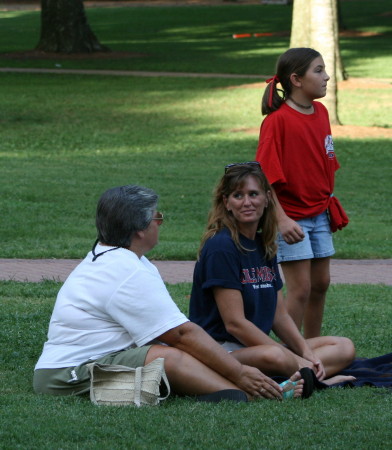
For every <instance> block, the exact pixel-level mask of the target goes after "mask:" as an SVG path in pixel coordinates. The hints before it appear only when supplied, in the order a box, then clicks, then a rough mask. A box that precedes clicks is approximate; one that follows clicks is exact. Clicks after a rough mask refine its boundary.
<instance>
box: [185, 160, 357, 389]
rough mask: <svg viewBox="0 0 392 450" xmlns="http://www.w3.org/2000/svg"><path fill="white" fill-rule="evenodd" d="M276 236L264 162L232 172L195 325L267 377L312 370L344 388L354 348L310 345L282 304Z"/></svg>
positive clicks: (203, 250) (208, 253) (339, 340)
mask: <svg viewBox="0 0 392 450" xmlns="http://www.w3.org/2000/svg"><path fill="white" fill-rule="evenodd" d="M276 234H277V220H276V211H275V205H274V202H273V200H272V196H271V187H270V185H269V183H268V181H267V178H266V176H265V175H264V173H263V172H262V170H261V167H260V165H259V163H257V162H248V163H239V164H230V165H229V166H226V168H225V174H224V175H223V177H222V179H221V181H220V182H219V184H218V186H217V187H216V190H215V194H214V199H213V206H212V209H211V211H210V214H209V218H208V224H207V230H206V232H205V234H204V236H203V239H202V243H201V247H200V254H199V259H198V261H197V263H196V266H195V271H194V275H193V288H192V294H191V300H190V320H191V321H193V322H196V323H197V324H198V325H200V326H201V327H202V328H204V330H206V331H207V333H208V334H210V336H212V337H213V338H214V339H215V340H216V341H218V342H220V343H221V344H222V345H223V347H224V348H226V349H227V350H228V351H229V352H232V355H233V356H234V357H235V358H237V360H238V361H240V362H241V363H242V364H248V365H251V366H254V367H257V368H258V369H260V370H261V371H262V372H264V373H265V374H267V375H271V376H273V375H280V376H286V377H288V376H290V375H291V374H293V373H294V372H296V371H298V369H301V368H303V367H309V368H311V369H313V371H314V373H315V375H316V376H317V378H318V379H319V380H320V381H321V380H323V381H324V383H327V384H334V383H337V382H341V381H342V378H343V377H340V376H338V377H333V378H331V377H332V376H333V375H335V374H336V373H338V372H339V371H340V370H342V369H343V368H345V367H346V366H348V365H349V364H350V363H351V362H352V361H353V359H354V356H355V349H354V345H353V343H352V342H351V340H350V339H348V338H345V337H335V336H323V337H317V338H312V339H308V340H305V339H304V338H303V336H302V335H301V333H300V332H299V331H298V329H297V327H296V325H295V324H294V322H293V320H292V318H291V317H290V316H289V314H288V312H287V310H286V307H285V305H284V301H283V294H282V285H283V283H282V280H281V278H280V275H279V270H278V266H277V262H276V256H275V255H276V243H275V242H276ZM271 330H272V331H274V333H275V334H276V336H277V337H278V338H279V339H280V342H277V341H276V340H274V339H272V338H271V337H270V336H269V333H270V331H271ZM344 379H346V377H344Z"/></svg>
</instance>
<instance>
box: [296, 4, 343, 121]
mask: <svg viewBox="0 0 392 450" xmlns="http://www.w3.org/2000/svg"><path fill="white" fill-rule="evenodd" d="M337 20H338V19H337V0H294V7H293V21H292V29H291V39H290V47H291V48H292V47H311V48H314V49H315V50H317V51H318V52H320V53H321V55H322V56H323V59H324V63H325V66H326V70H327V73H328V74H329V76H330V77H331V79H330V80H329V82H328V89H327V95H326V96H325V97H324V98H323V99H321V101H322V102H323V103H324V105H325V106H326V107H327V109H328V112H329V117H330V121H331V123H332V124H340V121H339V117H338V101H337V79H343V66H342V62H341V58H340V50H339V35H338V22H337Z"/></svg>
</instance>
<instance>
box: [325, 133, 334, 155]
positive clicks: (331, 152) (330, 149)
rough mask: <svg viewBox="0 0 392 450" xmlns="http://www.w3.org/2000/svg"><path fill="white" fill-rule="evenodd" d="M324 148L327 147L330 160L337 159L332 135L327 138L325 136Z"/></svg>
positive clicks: (326, 150)
mask: <svg viewBox="0 0 392 450" xmlns="http://www.w3.org/2000/svg"><path fill="white" fill-rule="evenodd" d="M324 146H325V152H326V154H327V156H328V158H329V159H334V158H335V149H334V146H333V139H332V136H331V135H330V134H327V136H325V141H324Z"/></svg>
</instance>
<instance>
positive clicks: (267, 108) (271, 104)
mask: <svg viewBox="0 0 392 450" xmlns="http://www.w3.org/2000/svg"><path fill="white" fill-rule="evenodd" d="M266 83H268V86H267V87H266V89H265V91H264V95H263V99H262V101H261V113H262V114H263V116H264V115H265V114H270V113H272V112H273V111H276V110H277V109H279V108H280V106H281V105H282V103H284V98H285V97H284V95H283V97H281V96H280V95H279V93H278V91H279V90H280V89H277V87H276V85H277V84H278V83H280V81H279V78H278V77H277V75H274V76H273V77H272V78H269V79H268V80H266ZM283 94H284V92H283Z"/></svg>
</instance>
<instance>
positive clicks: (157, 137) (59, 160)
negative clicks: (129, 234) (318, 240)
mask: <svg viewBox="0 0 392 450" xmlns="http://www.w3.org/2000/svg"><path fill="white" fill-rule="evenodd" d="M0 79H1V81H2V85H3V87H4V89H3V90H2V92H1V93H0V99H1V104H2V109H1V110H0V128H1V136H2V139H1V143H0V148H1V150H0V158H1V165H0V176H1V179H2V183H1V185H0V196H1V200H0V202H1V207H2V211H3V215H2V218H1V221H0V233H1V236H2V239H1V246H0V247H1V256H2V257H9V258H13V257H15V258H16V257H17V258H23V257H26V258H42V257H55V258H61V257H65V258H79V257H82V256H84V254H85V253H86V252H87V250H89V248H90V246H91V245H92V242H93V240H94V238H95V229H94V214H95V207H96V202H97V199H98V197H99V195H100V194H101V193H102V192H103V191H104V190H106V189H107V188H108V187H111V186H115V185H121V184H128V183H136V184H142V185H146V186H149V187H152V188H153V189H156V191H157V192H158V193H159V195H160V197H161V200H160V206H159V207H160V209H162V211H163V212H164V213H165V217H166V219H167V220H165V225H164V226H163V227H162V228H161V230H162V231H161V243H160V245H159V246H158V247H157V248H156V249H155V250H154V251H153V253H152V254H151V255H150V256H151V257H154V258H159V259H194V258H195V255H196V251H197V248H198V245H199V240H200V236H201V234H202V232H203V228H204V226H205V222H206V217H207V211H208V209H209V206H210V198H211V192H212V189H213V187H214V186H215V184H216V182H217V181H218V179H219V177H220V176H221V174H222V172H223V168H224V166H225V165H226V164H228V163H231V162H235V161H248V160H252V159H253V158H254V154H255V150H256V146H257V139H258V136H257V128H258V127H259V123H260V121H261V116H260V113H259V102H260V97H261V94H262V89H263V88H264V87H262V85H261V84H250V85H249V84H247V83H244V80H241V79H238V80H224V79H209V80H206V79H185V78H181V79H176V78H123V77H118V78H116V77H97V76H95V77H92V76H75V75H73V76H70V75H69V76H68V75H57V76H51V75H30V74H1V75H0ZM372 93H373V94H374V95H375V96H378V97H379V98H380V99H381V100H380V102H383V104H385V108H384V114H380V115H378V114H379V111H378V108H377V106H374V107H372V108H371V107H370V106H369V103H366V102H363V101H362V102H361V99H362V100H364V99H366V96H368V95H371V94H372ZM383 95H385V93H383V91H380V92H378V91H374V90H373V91H372V90H371V89H365V90H363V91H360V90H358V91H357V92H356V95H355V96H352V95H351V91H347V92H345V91H342V94H341V96H342V101H341V109H342V112H343V113H344V115H343V117H344V119H345V123H349V124H353V125H367V124H368V125H373V126H374V125H378V126H380V127H381V126H383V125H385V123H386V122H389V123H392V120H391V113H390V111H389V112H388V111H387V110H386V107H387V106H386V105H387V104H388V98H386V97H383ZM351 111H352V112H353V113H352V114H351ZM354 113H355V114H354ZM249 128H250V129H253V130H256V131H255V132H253V133H250V134H249V133H247V132H246V131H244V130H246V129H249ZM236 130H237V131H236ZM238 130H239V131H238ZM241 130H242V131H241ZM336 152H337V155H338V159H339V161H340V163H341V166H342V168H341V169H340V170H339V171H338V173H337V180H336V190H335V193H336V195H338V197H339V198H340V200H341V201H342V203H343V205H344V207H345V208H346V209H347V212H348V214H349V216H350V219H351V223H350V224H349V226H348V227H347V228H345V229H344V230H343V231H340V232H337V233H336V235H335V238H336V249H337V256H338V257H341V258H376V257H379V258H387V257H390V255H391V253H390V245H391V243H390V242H391V241H390V238H391V229H390V223H391V210H390V208H387V207H386V205H387V204H388V202H389V198H390V196H391V184H390V182H389V181H388V180H390V141H389V140H388V139H385V138H384V139H382V138H380V139H370V138H369V139H341V138H340V139H339V138H338V139H336Z"/></svg>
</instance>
